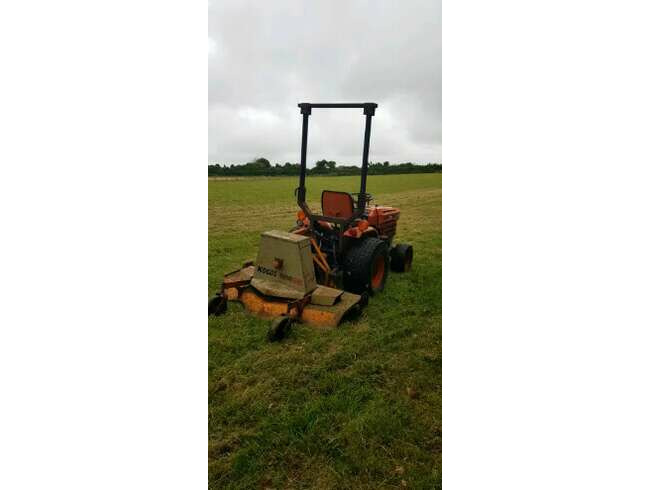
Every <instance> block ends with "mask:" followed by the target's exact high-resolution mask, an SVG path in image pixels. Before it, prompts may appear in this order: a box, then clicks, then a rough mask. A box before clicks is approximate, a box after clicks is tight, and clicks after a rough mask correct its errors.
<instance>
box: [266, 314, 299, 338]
mask: <svg viewBox="0 0 650 490" xmlns="http://www.w3.org/2000/svg"><path fill="white" fill-rule="evenodd" d="M292 324H293V318H291V317H288V316H281V317H278V318H276V319H275V320H273V321H272V322H271V325H270V326H269V331H268V332H267V334H266V338H267V339H268V341H269V342H276V341H278V340H282V339H283V338H284V337H286V335H287V334H288V333H289V330H290V329H291V325H292Z"/></svg>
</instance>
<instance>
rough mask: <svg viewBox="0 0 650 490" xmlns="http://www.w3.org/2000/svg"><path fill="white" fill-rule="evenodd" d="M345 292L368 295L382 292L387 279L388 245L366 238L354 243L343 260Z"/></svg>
mask: <svg viewBox="0 0 650 490" xmlns="http://www.w3.org/2000/svg"><path fill="white" fill-rule="evenodd" d="M344 263H345V271H346V274H345V279H344V285H345V290H346V291H350V292H352V293H356V294H361V293H364V292H366V291H367V292H368V293H370V294H374V293H378V292H380V291H383V289H384V286H385V284H386V278H387V277H388V269H389V260H388V245H387V244H386V242H384V241H383V240H380V239H379V238H375V237H367V238H364V239H362V240H360V241H359V243H355V244H354V245H352V247H351V248H350V249H349V250H348V252H347V254H346V255H345V258H344Z"/></svg>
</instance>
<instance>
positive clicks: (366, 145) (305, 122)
mask: <svg viewBox="0 0 650 490" xmlns="http://www.w3.org/2000/svg"><path fill="white" fill-rule="evenodd" d="M298 107H300V113H301V114H302V142H301V146H300V183H299V186H298V188H297V189H296V194H297V198H298V205H299V206H300V208H301V209H302V210H303V211H304V212H305V213H306V214H307V216H309V218H310V221H311V222H313V218H316V219H318V220H321V221H329V222H331V223H336V224H342V225H347V224H349V223H351V222H352V221H354V220H355V219H357V218H359V217H360V216H361V215H362V214H363V212H364V211H365V209H366V177H367V176H368V151H369V150H370V128H371V124H372V116H374V115H375V109H377V104H375V103H374V102H361V103H339V104H321V103H310V102H301V103H300V104H298ZM312 109H363V114H364V115H365V116H366V129H365V132H364V137H363V157H362V161H361V185H360V188H359V197H358V199H357V209H356V210H355V212H354V215H353V216H352V217H350V218H349V219H347V220H342V219H339V218H330V217H328V216H319V215H314V214H313V213H312V212H311V210H310V209H309V207H308V206H307V203H306V202H305V199H306V195H307V189H306V187H305V176H306V174H307V133H308V129H309V116H310V115H311V110H312Z"/></svg>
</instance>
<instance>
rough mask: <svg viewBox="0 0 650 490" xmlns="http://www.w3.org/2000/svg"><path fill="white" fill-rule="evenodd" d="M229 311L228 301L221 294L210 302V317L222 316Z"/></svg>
mask: <svg viewBox="0 0 650 490" xmlns="http://www.w3.org/2000/svg"><path fill="white" fill-rule="evenodd" d="M227 309H228V299H227V298H226V297H225V296H224V295H223V294H221V293H217V294H216V295H215V296H214V298H212V299H211V300H210V301H208V316H210V315H215V316H218V315H221V314H222V313H225V312H226V310H227Z"/></svg>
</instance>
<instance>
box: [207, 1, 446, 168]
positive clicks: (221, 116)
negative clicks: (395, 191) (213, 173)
mask: <svg viewBox="0 0 650 490" xmlns="http://www.w3.org/2000/svg"><path fill="white" fill-rule="evenodd" d="M208 35H209V46H210V47H209V54H208V59H209V98H208V103H209V108H208V130H209V137H208V140H209V147H208V159H209V160H210V161H215V162H220V163H243V162H246V161H249V160H250V159H252V158H254V157H256V156H266V157H267V158H268V159H269V160H271V161H272V162H274V163H275V162H285V161H290V162H296V161H298V160H299V144H300V114H299V110H298V108H297V107H296V104H297V103H298V102H301V101H308V102H345V101H351V102H366V101H372V102H377V103H378V104H379V109H378V110H377V114H376V117H375V118H374V119H373V135H372V145H371V154H370V158H371V160H375V161H384V160H390V161H392V162H401V161H414V162H423V163H424V162H432V161H441V148H442V146H441V140H442V124H441V122H442V121H441V119H442V118H441V114H442V107H441V22H440V1H439V0H437V1H433V2H431V1H426V2H425V1H408V2H396V1H387V0H379V1H348V2H337V1H312V2H302V1H273V2H259V1H254V2H247V1H219V2H211V3H210V5H209V29H208ZM362 134H363V117H362V115H361V113H360V111H358V112H356V111H354V110H349V111H348V110H344V111H343V110H342V111H322V110H321V111H316V110H315V111H314V113H313V115H312V117H311V119H310V135H309V159H310V163H312V164H313V162H314V161H316V160H318V159H320V158H327V159H330V160H336V161H337V162H339V163H348V164H358V163H359V161H360V156H361V144H362V143H361V139H362Z"/></svg>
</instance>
